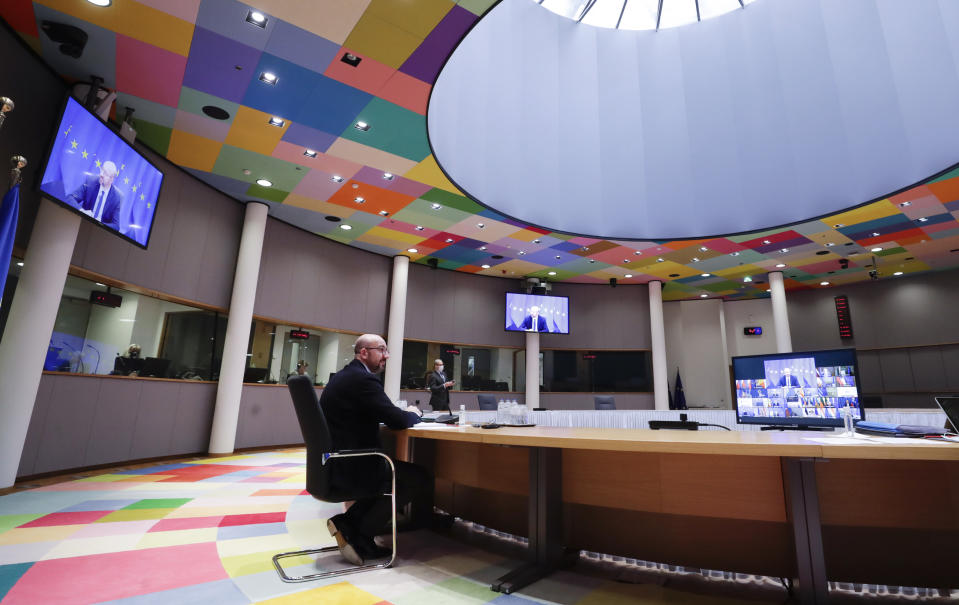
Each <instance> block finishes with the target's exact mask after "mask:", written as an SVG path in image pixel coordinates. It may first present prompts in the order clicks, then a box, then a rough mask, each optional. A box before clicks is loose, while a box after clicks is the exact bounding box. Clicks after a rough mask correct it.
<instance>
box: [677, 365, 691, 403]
mask: <svg viewBox="0 0 959 605" xmlns="http://www.w3.org/2000/svg"><path fill="white" fill-rule="evenodd" d="M674 404H675V405H676V409H677V410H685V409H688V408H687V407H686V393H684V392H683V379H682V378H680V377H679V369H677V370H676V397H675V398H674Z"/></svg>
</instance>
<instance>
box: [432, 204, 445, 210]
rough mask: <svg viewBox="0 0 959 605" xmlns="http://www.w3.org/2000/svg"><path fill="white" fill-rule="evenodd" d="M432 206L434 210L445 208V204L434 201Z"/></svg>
mask: <svg viewBox="0 0 959 605" xmlns="http://www.w3.org/2000/svg"><path fill="white" fill-rule="evenodd" d="M430 208H432V209H433V210H440V209H442V208H443V206H441V205H439V204H437V203H433V204H430Z"/></svg>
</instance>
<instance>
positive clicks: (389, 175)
mask: <svg viewBox="0 0 959 605" xmlns="http://www.w3.org/2000/svg"><path fill="white" fill-rule="evenodd" d="M383 178H384V179H386V180H387V181H392V180H393V173H392V172H384V173H383Z"/></svg>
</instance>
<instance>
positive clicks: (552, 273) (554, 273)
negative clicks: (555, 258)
mask: <svg viewBox="0 0 959 605" xmlns="http://www.w3.org/2000/svg"><path fill="white" fill-rule="evenodd" d="M546 275H556V271H550V272H549V273H547V274H546Z"/></svg>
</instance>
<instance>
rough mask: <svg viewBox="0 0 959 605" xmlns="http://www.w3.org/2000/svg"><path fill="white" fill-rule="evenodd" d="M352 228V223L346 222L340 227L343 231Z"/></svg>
mask: <svg viewBox="0 0 959 605" xmlns="http://www.w3.org/2000/svg"><path fill="white" fill-rule="evenodd" d="M352 228H353V227H351V226H350V225H347V224H346V223H343V224H342V225H340V229H342V230H343V231H349V230H350V229H352Z"/></svg>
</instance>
